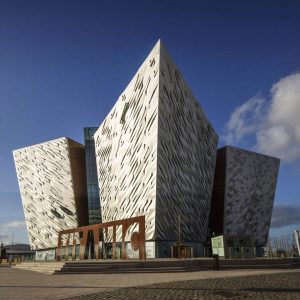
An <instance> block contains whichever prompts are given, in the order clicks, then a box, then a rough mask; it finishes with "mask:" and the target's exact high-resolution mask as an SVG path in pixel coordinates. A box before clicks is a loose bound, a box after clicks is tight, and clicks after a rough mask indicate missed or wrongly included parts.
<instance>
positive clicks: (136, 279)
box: [0, 268, 300, 299]
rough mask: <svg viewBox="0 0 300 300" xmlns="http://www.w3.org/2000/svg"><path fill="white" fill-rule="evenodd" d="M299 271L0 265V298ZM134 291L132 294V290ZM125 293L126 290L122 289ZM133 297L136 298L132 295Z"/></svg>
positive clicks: (61, 295) (75, 293)
mask: <svg viewBox="0 0 300 300" xmlns="http://www.w3.org/2000/svg"><path fill="white" fill-rule="evenodd" d="M299 272H300V270H299V269H293V270H288V269H286V270H282V269H280V270H276V269H272V270H220V271H199V272H185V273H158V274H156V273H140V274H88V275H80V274H76V275H60V276H55V275H47V274H40V273H36V272H32V271H26V270H19V269H12V268H0V299H65V298H72V297H75V296H82V297H89V296H88V295H91V294H97V295H98V294H99V293H100V294H101V293H104V292H109V293H113V292H114V291H116V290H120V289H122V288H130V287H132V288H139V287H144V286H146V285H153V284H162V283H164V284H166V283H172V284H173V285H174V287H176V286H178V285H179V284H180V282H187V281H191V280H207V279H218V280H219V279H221V278H229V277H233V276H234V277H241V276H248V275H267V274H287V273H288V274H290V273H291V274H297V276H299V277H300V273H299ZM133 291H134V293H135V290H133ZM125 293H127V292H126V291H125ZM128 293H129V292H128ZM130 293H131V292H130ZM97 297H98V296H97ZM82 299H85V298H82ZM86 299H88V298H86ZM96 299H98V298H96ZM99 299H100V298H99ZM101 299H102V298H101ZM118 299H120V298H118ZM132 299H138V298H136V297H134V298H132ZM156 299H163V298H156ZM173 299H175V298H173ZM195 299H198V298H195Z"/></svg>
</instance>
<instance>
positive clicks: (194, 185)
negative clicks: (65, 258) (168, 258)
mask: <svg viewBox="0 0 300 300" xmlns="http://www.w3.org/2000/svg"><path fill="white" fill-rule="evenodd" d="M94 138H95V146H96V159H97V170H98V178H99V188H100V191H101V194H100V203H101V211H102V221H103V222H107V221H111V220H118V219H125V218H129V217H133V216H140V215H145V216H146V239H147V241H148V242H147V247H148V248H147V257H154V256H155V257H160V256H165V255H166V254H167V252H168V251H170V243H174V241H178V240H181V241H185V242H190V243H194V245H195V248H197V253H195V254H196V255H201V251H202V246H203V244H204V242H205V238H206V232H207V225H208V217H209V211H210V199H211V193H212V187H213V178H214V169H215V161H216V150H217V142H218V136H217V134H216V132H215V130H214V129H213V127H212V125H211V124H210V122H209V121H208V119H207V118H206V116H205V114H204V112H203V110H202V108H201V106H200V105H199V103H198V102H197V100H196V99H195V97H194V96H193V94H192V92H191V90H190V89H189V87H188V85H187V84H186V82H185V81H184V79H183V77H182V75H181V73H180V71H179V70H178V68H177V67H176V65H175V64H174V62H173V61H172V59H171V58H170V56H169V54H168V53H167V51H166V49H165V47H164V46H163V45H162V43H161V42H160V41H158V43H157V44H156V46H155V47H154V48H153V50H152V51H151V53H150V54H149V55H148V57H147V58H146V60H145V61H144V63H143V64H142V65H141V67H140V68H139V70H138V71H137V73H136V74H135V76H134V77H133V79H132V80H131V81H130V83H129V84H128V86H127V87H126V89H125V90H124V92H123V93H122V94H121V95H120V97H119V99H118V100H117V102H116V104H115V105H114V106H113V108H112V110H111V111H110V112H109V114H108V115H107V117H106V118H105V120H104V121H103V122H102V124H101V125H100V127H99V129H98V130H97V132H96V133H95V136H94ZM133 230H134V228H132V229H131V231H133ZM120 234H121V233H120V232H117V238H118V237H119V238H120ZM151 242H152V243H151ZM151 247H152V248H151Z"/></svg>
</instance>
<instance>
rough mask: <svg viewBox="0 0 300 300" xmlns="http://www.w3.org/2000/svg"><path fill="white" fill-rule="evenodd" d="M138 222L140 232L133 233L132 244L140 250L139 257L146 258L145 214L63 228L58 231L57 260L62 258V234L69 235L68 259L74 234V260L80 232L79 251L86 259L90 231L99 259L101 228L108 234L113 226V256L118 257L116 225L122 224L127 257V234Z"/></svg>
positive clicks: (81, 257)
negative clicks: (77, 234) (77, 235)
mask: <svg viewBox="0 0 300 300" xmlns="http://www.w3.org/2000/svg"><path fill="white" fill-rule="evenodd" d="M135 223H138V225H139V232H137V231H135V232H133V233H132V235H131V246H132V249H133V250H134V251H137V250H139V259H140V260H145V259H146V250H145V247H146V243H145V216H139V217H133V218H129V219H123V220H116V221H111V222H107V223H101V224H93V225H89V226H82V227H77V228H72V229H66V230H62V231H60V232H59V233H58V243H57V256H56V259H57V261H60V260H61V251H62V247H63V241H62V236H63V235H68V237H67V243H66V248H65V249H66V250H65V258H66V260H68V259H69V245H70V240H71V235H72V260H75V256H76V255H75V251H76V241H77V240H78V239H77V238H76V233H79V234H81V235H82V238H79V240H80V251H79V259H80V260H83V259H84V253H85V248H86V244H87V238H88V233H89V231H92V232H93V236H94V251H95V254H96V259H99V236H100V230H101V229H102V230H105V234H106V236H107V233H108V228H110V227H112V228H113V243H112V244H113V248H112V250H113V251H112V258H113V259H116V227H117V226H122V259H127V258H128V256H127V255H126V250H125V236H126V232H127V230H128V228H129V227H130V226H131V225H133V224H135Z"/></svg>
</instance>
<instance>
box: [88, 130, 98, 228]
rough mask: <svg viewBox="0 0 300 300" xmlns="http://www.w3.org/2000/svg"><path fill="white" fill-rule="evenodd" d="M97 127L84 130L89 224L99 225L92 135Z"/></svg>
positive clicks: (96, 178) (96, 176)
mask: <svg viewBox="0 0 300 300" xmlns="http://www.w3.org/2000/svg"><path fill="white" fill-rule="evenodd" d="M97 129H98V127H86V128H84V141H85V161H86V177H87V191H88V207H89V224H90V225H91V224H98V223H101V210H100V197H99V185H98V175H97V167H96V155H95V142H94V134H95V132H96V131H97Z"/></svg>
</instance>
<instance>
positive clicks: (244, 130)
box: [222, 96, 265, 144]
mask: <svg viewBox="0 0 300 300" xmlns="http://www.w3.org/2000/svg"><path fill="white" fill-rule="evenodd" d="M264 104H265V100H264V99H263V98H261V97H259V96H255V97H252V98H250V99H249V100H248V101H246V102H245V103H243V104H242V105H240V106H238V107H237V108H236V109H235V110H234V111H233V113H232V114H231V116H230V119H229V121H228V123H227V124H226V133H225V135H224V136H223V137H222V139H223V140H225V141H226V143H228V144H235V143H238V142H240V141H241V140H242V139H243V138H244V137H245V136H247V135H249V134H252V133H254V132H256V131H257V130H258V124H259V123H260V120H261V117H262V111H263V108H264Z"/></svg>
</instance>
